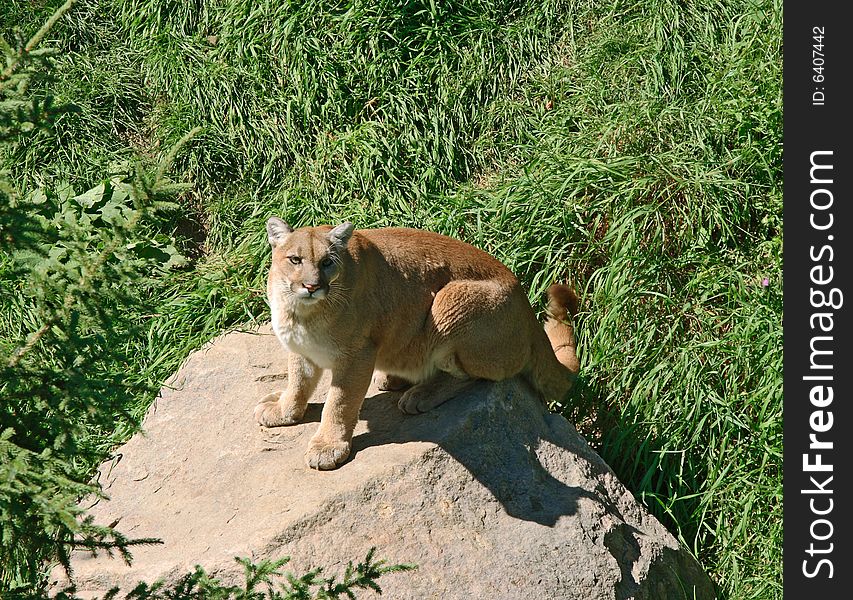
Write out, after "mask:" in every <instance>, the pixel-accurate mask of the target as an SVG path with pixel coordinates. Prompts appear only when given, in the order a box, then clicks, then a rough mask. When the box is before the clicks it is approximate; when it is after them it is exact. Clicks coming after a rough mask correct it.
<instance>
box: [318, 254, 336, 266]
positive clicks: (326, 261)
mask: <svg viewBox="0 0 853 600" xmlns="http://www.w3.org/2000/svg"><path fill="white" fill-rule="evenodd" d="M332 262H333V261H332V259H331V258H329V257H328V256H327V257H326V258H324V259H323V260H321V261H320V266H321V267H323V268H326V267H331V266H332Z"/></svg>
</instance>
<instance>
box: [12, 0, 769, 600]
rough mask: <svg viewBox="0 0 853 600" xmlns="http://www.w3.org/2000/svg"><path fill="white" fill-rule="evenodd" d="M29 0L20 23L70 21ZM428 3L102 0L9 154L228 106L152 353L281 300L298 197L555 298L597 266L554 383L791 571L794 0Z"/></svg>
mask: <svg viewBox="0 0 853 600" xmlns="http://www.w3.org/2000/svg"><path fill="white" fill-rule="evenodd" d="M6 4H7V5H10V7H11V8H10V10H9V12H8V13H7V14H8V17H7V18H6V20H5V21H3V22H0V26H2V27H3V28H4V29H6V28H8V27H9V26H10V24H11V23H18V22H26V23H30V24H31V27H32V29H34V28H35V27H36V26H37V24H38V23H39V22H41V20H42V19H41V16H39V15H36V14H34V12H33V9H32V4H31V3H29V2H23V1H19V0H6ZM54 4H55V3H54ZM402 4H403V3H399V2H351V3H344V2H331V1H323V0H312V1H308V2H304V3H286V2H250V1H248V0H245V1H239V0H234V1H231V2H194V1H189V2H186V1H185V2H166V1H158V2H142V1H141V0H140V1H131V0H111V1H110V0H100V1H96V0H90V1H89V2H82V3H81V5H80V6H78V8H77V9H76V10H75V12H74V14H73V15H72V17H71V18H70V19H66V20H65V21H64V22H63V24H62V26H61V28H60V29H58V30H57V32H56V34H57V35H58V36H60V37H61V40H60V42H61V44H62V45H63V46H64V47H65V48H67V49H69V50H71V53H70V54H68V55H66V56H65V57H64V58H63V59H61V60H60V61H59V62H58V69H57V82H56V88H55V89H56V90H57V92H58V94H59V95H60V99H65V100H72V101H74V102H75V103H77V104H78V105H80V106H81V107H82V108H83V113H82V114H81V115H79V116H72V117H69V118H67V119H65V120H64V121H63V122H62V123H61V124H60V127H59V128H58V131H57V134H56V136H55V137H52V138H51V137H48V136H45V137H43V138H41V139H40V140H39V142H38V143H35V144H32V145H30V146H29V147H27V148H26V149H25V150H23V151H22V152H21V153H20V154H19V155H17V156H13V157H3V160H4V162H6V163H7V164H9V165H11V167H12V168H13V169H14V171H15V173H16V175H18V176H19V181H21V185H22V187H24V186H26V185H29V184H32V183H33V182H36V181H38V180H37V179H36V178H35V177H36V174H41V175H42V176H43V177H47V178H48V180H60V179H68V180H71V181H72V182H75V183H77V184H79V186H80V187H83V186H84V185H86V184H89V183H92V182H96V181H97V180H98V179H100V177H102V176H103V173H104V172H105V171H106V170H107V169H108V168H109V165H110V164H111V163H112V162H114V161H117V160H122V159H125V158H127V157H128V156H131V155H133V154H134V153H138V154H141V155H143V156H149V157H155V156H157V155H158V154H159V153H160V152H161V151H160V148H166V147H168V146H169V145H170V144H171V143H172V142H174V141H175V140H177V139H178V138H179V137H180V136H181V135H182V134H184V133H185V132H186V131H188V130H189V129H190V128H191V127H193V126H196V125H201V126H203V127H205V132H204V134H203V135H202V136H201V138H198V139H197V140H196V141H194V142H193V143H192V147H191V148H190V149H189V150H190V151H189V152H186V153H185V154H184V159H183V162H181V163H180V165H179V167H180V172H181V173H182V174H183V178H184V179H185V180H187V181H191V182H193V183H194V186H195V187H194V192H193V193H192V194H188V195H187V196H186V197H185V198H183V202H184V206H185V214H184V215H183V218H182V220H181V222H180V223H178V224H177V226H176V230H177V235H178V236H179V237H182V238H183V239H184V243H185V249H186V251H187V253H188V254H191V255H194V256H197V260H196V261H195V263H194V267H193V269H192V270H191V271H187V272H182V273H176V274H175V275H174V277H173V278H172V279H171V280H170V281H166V282H164V286H165V289H164V291H163V292H162V296H161V297H160V298H158V299H157V302H158V303H159V305H160V309H159V313H158V314H157V315H156V316H155V317H154V318H152V319H151V328H150V330H149V333H148V334H147V336H146V337H145V339H139V340H136V343H137V344H138V355H137V357H136V361H137V364H136V365H135V366H134V368H133V369H131V370H132V371H134V372H137V373H140V375H139V377H140V378H144V379H150V380H151V381H156V380H157V379H159V378H162V377H164V376H166V375H168V373H169V372H170V371H172V370H173V369H174V368H175V367H176V365H177V364H178V363H179V362H180V360H181V359H182V358H183V357H184V356H185V355H186V353H187V352H188V351H189V350H190V349H192V348H194V347H197V346H198V345H199V344H201V343H202V342H203V341H205V340H206V339H209V337H211V336H212V335H214V334H215V333H217V332H219V331H221V330H222V329H224V328H225V327H228V326H233V325H236V324H240V323H245V322H247V321H250V320H255V319H258V320H263V319H265V318H267V312H266V310H267V309H266V306H265V303H264V301H263V292H262V290H263V271H264V265H265V261H266V258H267V249H266V247H265V236H264V233H263V221H264V220H265V219H266V217H267V216H269V215H270V214H273V213H275V214H280V215H282V216H284V217H286V218H287V219H288V220H289V221H290V222H291V224H293V225H299V224H308V223H318V222H331V221H340V220H343V219H349V220H353V221H354V222H356V224H357V225H359V226H381V225H390V224H395V225H407V226H415V227H424V228H428V229H432V230H435V231H440V232H443V233H447V234H450V235H453V236H456V237H460V238H463V239H466V240H468V241H471V242H473V243H475V244H477V245H479V246H481V247H483V248H485V249H487V250H489V251H491V252H492V253H494V254H495V255H497V256H498V257H500V258H501V259H502V260H504V261H505V262H506V263H507V264H508V265H509V266H510V267H512V268H513V269H514V270H515V271H516V272H517V273H518V274H519V276H520V277H521V278H522V279H523V281H524V282H525V283H526V284H527V285H528V287H529V288H530V290H531V297H532V298H534V299H536V298H538V297H539V296H540V293H541V291H542V290H543V289H544V288H545V287H546V286H547V285H548V284H549V283H550V282H551V281H552V280H554V279H565V278H571V279H573V280H574V281H575V282H576V284H577V285H578V287H579V288H580V289H581V290H582V291H583V305H582V309H583V311H584V312H583V313H582V315H581V316H580V319H579V321H580V324H579V325H580V326H579V333H580V336H581V338H580V342H581V352H582V365H583V372H582V375H583V377H582V382H581V385H580V388H579V391H578V392H577V393H575V394H574V396H573V398H572V400H573V404H572V405H571V406H567V407H555V408H556V409H558V410H563V411H564V412H565V414H567V416H570V417H571V418H572V419H574V420H575V421H577V422H578V424H579V426H580V427H581V429H582V431H583V432H584V433H585V434H586V435H587V436H588V437H589V439H590V440H591V442H592V443H593V444H594V445H595V446H596V447H597V448H598V449H599V451H600V452H601V454H602V455H603V456H604V458H605V459H606V460H607V461H608V463H609V464H611V465H612V466H613V467H614V469H615V470H616V472H617V473H618V474H619V476H620V478H621V479H622V480H623V481H625V482H626V483H627V484H628V485H629V487H630V488H631V489H632V490H633V491H634V492H635V493H636V494H637V495H638V496H639V497H641V498H642V499H643V500H644V502H646V504H647V505H648V506H649V507H650V508H651V509H652V511H653V512H654V513H655V514H656V515H658V516H659V517H661V518H662V519H663V520H664V522H666V523H667V525H668V526H669V527H670V529H671V530H673V531H674V532H676V533H677V534H678V535H679V536H680V537H681V539H682V540H683V541H684V543H685V544H686V545H687V546H688V547H690V548H692V549H693V550H694V552H695V553H696V554H697V556H699V558H700V560H701V561H702V563H703V565H704V566H705V567H706V568H707V569H708V571H709V572H710V573H711V574H712V576H713V577H714V579H715V580H716V581H717V583H718V584H719V586H720V588H721V592H723V594H724V595H725V596H727V597H730V598H769V597H781V575H780V573H781V556H782V546H781V543H782V529H781V528H782V524H781V517H782V505H781V497H782V496H781V494H782V490H781V455H782V441H781V434H782V430H781V399H782V373H781V368H782V348H781V344H782V342H781V339H782V338H781V335H782V333H781V331H782V329H781V311H782V308H781V273H782V271H781V268H782V265H781V239H782V224H781V26H782V18H781V2H779V1H773V0H768V1H764V2H736V1H732V2H710V1H709V2H704V3H690V5H689V6H683V4H682V3H678V2H665V1H663V2H653V1H651V0H648V1H646V2H635V3H620V2H614V3H610V4H608V5H606V6H605V5H604V4H603V3H600V2H592V1H590V2H581V1H578V2H550V3H545V4H542V3H538V2H521V1H515V2H509V1H507V2H488V1H486V0H483V1H480V2H469V1H457V2H452V3H441V7H442V8H437V7H436V6H433V5H432V4H430V3H418V2H413V3H405V6H401V5H402ZM51 6H52V4H51V3H48V6H47V7H46V8H45V12H46V13H49V12H50V8H51ZM0 21H2V18H0ZM28 27H30V26H29V25H28ZM764 278H767V279H769V286H767V287H765V286H763V285H762V280H763V279H764ZM148 401H150V398H143V399H140V402H139V405H138V406H136V407H134V409H135V410H136V411H137V413H138V414H141V413H142V411H143V410H144V408H145V405H146V403H147V402H148ZM103 443H104V444H105V445H106V444H108V443H109V440H104V441H103Z"/></svg>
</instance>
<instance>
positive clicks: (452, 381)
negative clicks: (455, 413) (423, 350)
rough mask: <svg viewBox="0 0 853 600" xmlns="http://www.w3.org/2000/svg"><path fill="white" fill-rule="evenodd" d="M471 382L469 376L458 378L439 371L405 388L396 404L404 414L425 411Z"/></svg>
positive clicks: (453, 395)
mask: <svg viewBox="0 0 853 600" xmlns="http://www.w3.org/2000/svg"><path fill="white" fill-rule="evenodd" d="M471 382H472V379H470V378H469V377H465V378H464V379H460V378H458V377H455V376H453V375H451V374H450V373H445V372H442V371H439V372H438V373H436V374H435V375H433V376H432V377H431V378H429V379H427V380H426V381H424V382H422V383H418V384H417V385H413V386H412V387H410V388H409V389H408V390H406V391H405V392H404V393H403V395H402V396H400V400H399V401H398V402H397V406H398V407H399V408H400V410H401V411H403V412H404V413H406V414H410V415H417V414H419V413H425V412H427V411H430V410H432V409H433V408H435V407H436V406H439V405H440V404H444V403H445V402H447V401H448V400H451V399H453V398H455V397H456V396H458V395H459V393H460V392H462V390H464V389H465V388H466V387H467V386H468V385H469V384H470V383H471Z"/></svg>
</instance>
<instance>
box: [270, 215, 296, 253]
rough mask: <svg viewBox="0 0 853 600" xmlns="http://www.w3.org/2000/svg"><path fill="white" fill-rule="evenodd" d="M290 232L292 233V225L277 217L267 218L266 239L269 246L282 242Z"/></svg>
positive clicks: (278, 244)
mask: <svg viewBox="0 0 853 600" xmlns="http://www.w3.org/2000/svg"><path fill="white" fill-rule="evenodd" d="M291 233H293V227H291V226H290V225H288V224H287V223H285V222H284V221H282V220H281V219H279V218H278V217H270V218H269V220H267V239H268V240H269V241H270V246H272V247H273V248H275V247H276V246H280V245H281V244H283V243H284V240H285V239H286V238H287V236H288V235H290V234H291Z"/></svg>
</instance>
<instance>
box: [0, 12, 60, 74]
mask: <svg viewBox="0 0 853 600" xmlns="http://www.w3.org/2000/svg"><path fill="white" fill-rule="evenodd" d="M73 4H74V0H67V1H66V2H65V4H63V5H62V6H60V7H59V8H58V9H56V12H55V13H53V14H52V15H51V16H50V18H49V19H48V20H47V21H45V23H44V25H42V26H41V28H40V29H39V30H38V31H37V32H36V33H35V35H34V36H33V37H31V38H30V40H29V41H28V42H27V43H26V45H25V46H24V47H23V48H22V49H21V51H20V52H19V53H18V56H17V57H16V58H15V59H13V60H12V62H11V63H10V64H9V65H8V66H7V67H6V68H5V69H4V70H3V72H2V73H0V90H2V89H3V88H4V87H5V85H4V82H6V81H8V80H9V78H10V77H12V75H13V74H14V72H15V71H16V70H17V68H18V67H19V66H20V65H21V63H22V62H23V61H24V57H25V56H27V55H28V54H30V53H31V52H32V51H33V49H34V48H35V47H36V46H38V45H39V44H40V43H41V41H42V39H44V36H45V35H47V32H48V31H50V30H51V28H52V27H53V26H54V25H55V24H56V22H57V21H58V20H59V19H60V18H62V15H64V14H65V13H67V12H68V11H69V10H71V6H72V5H73Z"/></svg>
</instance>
